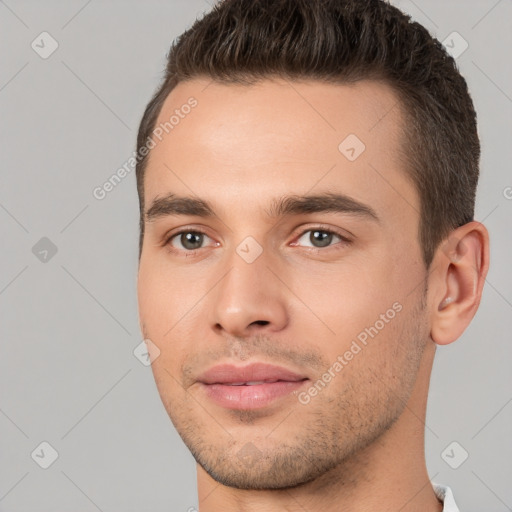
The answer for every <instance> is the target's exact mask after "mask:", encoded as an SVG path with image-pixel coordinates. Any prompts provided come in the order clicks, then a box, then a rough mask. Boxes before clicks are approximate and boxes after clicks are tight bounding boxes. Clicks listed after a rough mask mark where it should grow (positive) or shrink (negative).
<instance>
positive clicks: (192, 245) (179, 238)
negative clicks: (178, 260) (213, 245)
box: [166, 230, 211, 252]
mask: <svg viewBox="0 0 512 512" xmlns="http://www.w3.org/2000/svg"><path fill="white" fill-rule="evenodd" d="M205 238H207V239H210V240H211V238H210V237H209V236H208V235H206V234H205V233H203V232H202V231H192V230H184V231H180V232H178V233H175V234H173V235H172V236H171V237H170V238H169V239H168V240H167V242H166V245H170V246H171V247H172V248H174V249H177V250H185V251H188V252H192V251H195V250H197V249H202V245H203V242H204V240H205Z"/></svg>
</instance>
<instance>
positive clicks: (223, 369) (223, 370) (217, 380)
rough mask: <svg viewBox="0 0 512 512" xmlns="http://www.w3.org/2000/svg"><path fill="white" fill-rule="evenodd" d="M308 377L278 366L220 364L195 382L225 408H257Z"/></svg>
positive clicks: (297, 387)
mask: <svg viewBox="0 0 512 512" xmlns="http://www.w3.org/2000/svg"><path fill="white" fill-rule="evenodd" d="M308 380H309V379H308V378H307V377H305V376H304V375H300V374H298V373H295V372H293V371H291V370H288V369H287V368H283V367H281V366H275V365H269V364H264V363H252V364H250V365H247V366H242V367H240V366H234V365H230V364H221V365H217V366H214V367H213V368H210V369H209V370H207V371H206V372H205V373H203V374H202V375H201V376H200V377H199V378H198V381H199V383H200V385H201V387H202V389H203V390H204V392H205V393H206V396H207V397H208V398H209V399H210V400H212V401H214V402H215V403H216V404H217V405H220V406H221V407H224V408H226V409H260V408H263V407H266V406H268V405H270V404H271V403H272V402H274V401H275V400H277V399H278V398H283V397H285V396H287V395H290V394H291V393H292V392H294V391H296V390H297V389H299V388H300V387H301V386H303V385H304V384H305V382H306V381H308Z"/></svg>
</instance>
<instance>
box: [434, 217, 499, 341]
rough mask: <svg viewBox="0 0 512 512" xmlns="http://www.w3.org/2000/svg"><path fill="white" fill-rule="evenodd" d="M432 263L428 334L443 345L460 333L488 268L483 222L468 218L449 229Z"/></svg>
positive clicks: (475, 305) (474, 307) (470, 315)
mask: <svg viewBox="0 0 512 512" xmlns="http://www.w3.org/2000/svg"><path fill="white" fill-rule="evenodd" d="M432 264H433V267H432V268H434V269H435V272H434V280H435V286H434V287H433V294H434V295H433V302H432V307H431V324H430V325H431V331H430V335H431V337H432V339H433V340H434V342H435V343H437V344H438V345H447V344H449V343H452V342H453V341H455V340H456V339H457V338H459V337H460V335H461V334H462V333H463V332H464V330H465V329H466V327H467V326H468V325H469V323H470V322H471V320H472V319H473V317H474V316H475V313H476V310H477V309H478V306H479V304H480V299H481V297H482V289H483V286H484V282H485V277H486V276H487V271H488V269H489V233H488V232H487V229H486V228H485V226H484V225H483V224H481V223H480V222H476V221H472V222H468V223H467V224H464V225H463V226H461V227H459V228H457V229H455V230H454V231H452V232H451V234H450V236H449V237H448V238H447V239H446V240H445V241H444V242H442V243H441V245H440V247H439V248H438V250H437V251H436V255H435V257H434V260H433V261H432Z"/></svg>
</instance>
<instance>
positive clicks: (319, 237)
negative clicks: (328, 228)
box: [309, 231, 333, 247]
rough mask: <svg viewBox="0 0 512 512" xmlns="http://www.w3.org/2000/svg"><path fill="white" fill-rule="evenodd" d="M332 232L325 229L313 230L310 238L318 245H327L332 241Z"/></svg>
mask: <svg viewBox="0 0 512 512" xmlns="http://www.w3.org/2000/svg"><path fill="white" fill-rule="evenodd" d="M332 236H333V235H332V233H327V232H325V231H312V232H311V235H309V239H310V241H311V243H312V244H313V245H316V246H317V247H327V246H328V245H329V244H330V243H331V242H332Z"/></svg>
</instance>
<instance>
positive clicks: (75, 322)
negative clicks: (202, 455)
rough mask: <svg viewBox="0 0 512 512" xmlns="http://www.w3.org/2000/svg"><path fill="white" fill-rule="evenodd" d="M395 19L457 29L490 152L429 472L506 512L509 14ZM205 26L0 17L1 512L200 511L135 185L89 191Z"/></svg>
mask: <svg viewBox="0 0 512 512" xmlns="http://www.w3.org/2000/svg"><path fill="white" fill-rule="evenodd" d="M395 3H396V5H397V6H398V7H401V8H402V9H403V10H405V11H406V12H408V13H409V14H411V15H412V16H413V18H414V19H416V20H417V21H419V22H420V23H422V24H423V25H425V26H426V27H427V28H428V29H429V30H430V31H431V32H432V33H433V34H435V35H436V36H437V37H438V39H439V40H441V41H443V40H444V39H445V38H446V37H447V36H448V35H449V34H450V33H452V32H453V31H457V32H459V33H460V34H461V35H462V36H463V38H464V39H465V40H466V41H467V42H468V43H469V47H468V49H467V50H466V51H465V52H464V53H463V54H462V55H460V57H458V58H457V62H458V64H459V67H460V69H461V72H462V73H463V75H464V76H465V77H466V79H467V81H468V83H469V87H470V90H471V93H472V96H473V98H474V102H475V106H476V109H477V112H478V116H479V133H480V136H481V140H482V150H483V155H482V167H481V170H482V177H481V183H480V187H479V192H478V199H477V211H476V219H477V220H479V221H483V222H484V223H485V224H486V226H487V227H488V229H489V231H490V235H491V252H492V257H491V269H490V272H489V276H488V279H487V284H486V287H485V290H484V294H483V300H482V304H481V306H480V310H479V311H478V313H477V316H476V318H475V320H474V321H473V323H472V324H471V325H470V327H469V328H468V329H467V331H466V332H465V333H464V335H463V336H462V337H461V338H460V339H459V340H458V341H457V342H456V343H454V344H452V345H450V346H446V347H440V348H439V349H438V354H437V356H436V363H435V366H434V370H433V377H432V385H431V394H430V401H429V409H428V417H427V422H426V423H427V428H426V451H427V462H428V469H429V474H430V476H431V478H432V479H433V480H434V481H436V482H440V483H444V484H448V485H450V486H451V487H452V489H453V491H454V493H455V497H456V500H457V502H458V504H459V506H460V508H461V510H462V511H463V512H476V511H481V510H485V511H486V512H502V511H505V510H512V485H511V475H512V441H511V436H510V433H511V432H512V429H511V426H512V404H511V401H512V386H511V380H512V379H511V376H510V356H511V352H512V348H511V343H510V338H511V336H510V332H511V329H512V321H511V319H512V272H511V271H510V261H511V260H510V254H511V249H512V247H511V245H512V241H511V237H510V219H511V213H512V199H510V197H512V189H510V188H507V187H512V175H511V173H510V161H511V157H512V154H511V146H512V144H511V126H512V65H511V59H510V49H511V48H512V30H511V29H512V23H511V20H512V2H511V0H500V1H496V0H478V1H476V0H473V1H467V0H466V1H464V0H457V1H450V2H449V3H448V2H446V1H441V0H428V1H426V0H425V1H421V3H420V2H419V0H417V1H416V2H412V1H411V0H403V1H397V2H395ZM209 9H210V5H209V4H208V3H207V2H206V1H204V0H193V1H191V0H188V1H186V2H185V1H183V0H172V1H169V0H167V1H157V0H152V1H145V2H142V1H139V2H135V1H129V2H128V1H108V2H107V1H104V2H102V1H99V0H93V1H84V0H73V1H68V2H57V1H45V2H43V1H35V0H34V1H21V0H18V1H15V0H7V1H5V2H1V1H0V34H1V35H2V44H1V45H0V54H1V65H0V119H1V134H0V140H1V143H2V153H1V154H2V160H1V161H2V166H1V181H0V185H1V186H0V230H1V232H0V235H1V239H2V251H1V257H2V261H1V276H0V308H1V320H0V339H1V343H2V357H1V358H0V448H1V452H0V461H1V464H0V510H1V511H4V512H7V511H9V512H18V511H35V510H37V511H39V512H44V511H50V510H51V511H54V512H57V511H69V510H74V511H95V510H101V511H104V512H107V511H140V510H144V511H164V510H173V511H186V510H187V509H188V508H189V507H194V506H195V507H197V497H196V484H195V465H194V462H193V459H192V457H191V456H190V455H189V453H188V451H187V449H186V448H185V447H184V445H183V444H182V442H181V440H180V438H179V436H178V435H177V434H176V432H175V431H174V428H173V427H172V424H171V422H170V420H169V418H168V417H167V415H166V413H165V411H164V408H163V406H162V404H161V402H160V399H159V397H158V393H157V391H156V387H155V384H154V381H153V377H152V374H151V370H150V368H149V367H146V366H144V365H143V364H142V363H141V362H140V361H139V360H138V359H137V358H136V357H135V356H134V354H133V351H134V349H135V348H136V347H137V346H138V345H139V343H140V342H141V335H140V333H139V326H138V320H137V303H136V270H137V235H138V232H137V222H138V210H137V196H136V187H135V174H134V172H132V173H130V174H129V175H128V176H127V177H126V178H125V179H124V180H123V182H122V183H120V184H119V185H118V186H117V187H116V188H115V189H114V190H113V191H112V192H110V194H108V195H107V197H106V198H105V199H103V200H101V201H100V200H97V199H95V198H94V197H93V194H92V191H93V189H94V188H95V187H97V186H101V185H102V184H103V183H104V182H105V181H106V180H107V179H108V178H109V177H110V176H111V175H112V174H113V173H114V172H115V171H116V170H117V169H118V168H119V167H121V166H122V165H123V164H124V163H125V162H126V160H127V159H128V158H129V157H130V156H131V154H132V151H133V150H134V148H135V137H136V130H137V126H138V122H139V119H140V117H141V115H142V112H143V109H144V107H145V104H146V102H147V101H148V100H149V97H150V95H151V94H152V93H153V91H154V89H155V88H156V86H157V84H158V83H159V80H160V78H161V76H162V70H163V68H164V64H165V55H166V53H167V51H168V48H169V45H170V43H171V41H172V40H173V39H174V38H175V37H176V36H177V35H178V34H180V33H181V32H182V31H183V30H184V29H186V28H187V27H188V26H189V25H190V24H191V23H192V22H193V21H194V20H195V18H196V17H197V16H200V15H201V14H202V13H203V12H204V11H205V10H209ZM43 31H47V32H49V33H50V34H51V36H52V37H53V38H54V39H55V40H56V41H57V42H58V45H59V46H58V48H57V50H56V51H55V52H54V53H53V54H52V55H51V56H49V57H48V58H46V59H43V58H41V57H40V55H39V54H38V53H36V51H34V50H33V49H32V47H31V43H32V41H34V40H35V41H36V43H37V42H38V41H39V45H40V46H44V47H45V48H46V50H47V49H48V48H49V47H50V42H49V40H48V39H46V40H45V42H43V43H41V38H40V37H39V34H41V32H43ZM45 37H46V36H45ZM507 197H508V198H507ZM43 237H46V238H48V239H49V240H51V243H52V244H54V245H55V246H56V248H57V253H56V254H54V255H52V251H51V247H50V245H49V242H48V241H47V240H43V241H40V240H41V239H42V238H43ZM37 244H38V245H37ZM34 246H36V248H35V249H33V248H34ZM44 250H48V251H49V252H48V253H44ZM45 258H46V260H45ZM43 441H46V442H48V443H50V445H51V446H53V447H54V449H55V450H56V451H57V452H58V455H59V456H58V458H57V460H56V461H55V462H54V463H53V464H52V465H51V466H50V467H49V468H48V469H42V468H41V467H39V465H38V464H37V463H36V462H35V460H37V461H38V462H39V463H41V461H43V459H44V458H45V457H49V456H50V455H49V451H48V449H46V451H45V449H44V447H43V449H42V450H43V451H42V452H41V448H38V447H39V445H40V443H41V442H43ZM453 441H456V442H457V443H459V444H458V445H455V447H453V446H452V447H450V448H449V449H448V453H449V454H450V456H451V457H450V459H451V460H450V462H451V463H452V465H453V464H454V461H455V462H457V461H460V460H461V458H462V457H463V456H464V451H462V450H465V451H467V452H468V454H469V457H468V459H467V460H466V461H465V462H464V463H463V464H462V465H460V466H459V467H458V469H452V468H451V467H450V466H449V465H448V463H447V462H446V461H445V459H446V456H445V459H443V458H442V456H441V454H442V453H443V451H444V450H445V448H446V447H448V446H449V445H450V443H452V442H453ZM452 448H453V451H451V450H452ZM34 450H36V451H35V452H34ZM33 452H34V453H36V454H37V453H39V458H38V457H37V455H34V459H35V460H34V459H33V458H32V457H31V454H32V453H33ZM47 460H49V459H47Z"/></svg>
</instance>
